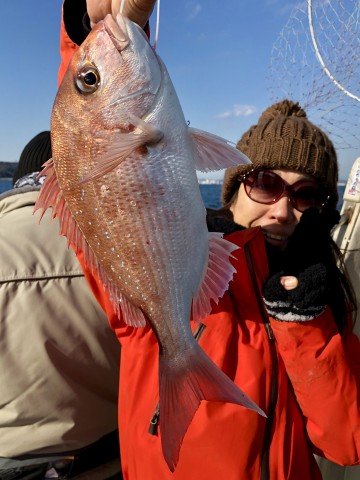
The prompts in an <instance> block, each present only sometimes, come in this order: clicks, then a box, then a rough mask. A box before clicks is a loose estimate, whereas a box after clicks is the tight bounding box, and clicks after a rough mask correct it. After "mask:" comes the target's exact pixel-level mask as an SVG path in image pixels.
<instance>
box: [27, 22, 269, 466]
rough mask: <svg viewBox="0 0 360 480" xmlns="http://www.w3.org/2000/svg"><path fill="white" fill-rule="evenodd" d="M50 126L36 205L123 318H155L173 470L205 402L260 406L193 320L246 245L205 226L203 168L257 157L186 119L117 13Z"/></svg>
mask: <svg viewBox="0 0 360 480" xmlns="http://www.w3.org/2000/svg"><path fill="white" fill-rule="evenodd" d="M51 131H52V152H53V158H52V159H51V160H50V161H48V162H47V164H46V167H45V169H44V170H43V172H41V175H44V174H45V175H46V180H45V182H44V185H43V188H42V189H41V191H40V194H39V197H38V200H37V203H36V207H35V209H39V208H41V209H43V211H45V210H46V209H47V208H49V207H51V208H52V209H53V217H55V216H56V217H57V218H58V220H59V224H60V233H61V234H62V235H65V236H66V237H67V239H68V243H69V244H71V245H72V246H73V247H74V249H75V251H76V252H78V253H82V254H83V256H84V262H85V266H86V268H87V269H88V270H89V271H92V272H94V275H96V276H97V277H98V278H100V280H101V282H102V284H103V286H104V289H105V290H106V293H107V295H108V297H109V298H110V299H111V301H112V304H113V307H114V310H115V311H116V312H117V314H118V315H119V317H121V318H122V319H123V320H124V321H125V322H126V323H127V324H128V325H130V326H134V327H142V326H144V325H145V324H146V322H148V323H149V325H150V326H151V328H152V330H153V332H154V334H155V336H156V338H157V340H158V343H159V346H160V348H159V397H160V401H159V404H160V434H161V443H162V449H163V454H164V458H165V460H166V462H167V464H168V466H169V468H170V470H171V471H173V470H174V469H175V466H176V464H177V462H178V457H179V451H180V446H181V443H182V440H183V437H184V435H185V433H186V431H187V428H188V426H189V424H190V422H191V420H192V418H193V416H194V415H195V412H196V410H197V408H198V407H199V405H200V402H201V400H211V401H220V402H231V403H235V404H238V405H242V406H245V407H247V408H249V409H252V410H254V411H256V412H258V413H260V414H261V415H264V412H263V411H262V410H261V409H260V408H259V407H258V406H257V405H256V404H255V403H254V402H253V401H252V400H251V399H250V398H248V397H247V396H246V395H245V394H244V393H243V392H242V391H241V390H240V389H239V388H238V387H237V386H236V385H235V384H234V383H233V382H232V380H230V378H229V377H228V376H227V375H225V373H224V372H222V371H221V370H220V369H219V368H218V367H217V366H216V365H215V364H214V363H213V362H212V361H211V359H210V358H209V357H208V356H207V355H206V354H205V352H204V351H203V350H202V349H201V348H200V346H199V345H198V343H197V342H196V341H195V339H194V338H193V335H192V332H191V328H190V315H192V318H193V319H195V320H200V319H201V318H203V317H205V316H206V315H208V314H209V313H210V310H211V300H212V301H215V302H217V301H218V298H220V297H221V296H222V295H223V294H224V292H225V290H226V289H227V288H228V284H229V282H230V280H231V278H232V276H233V273H234V267H233V266H232V263H231V260H230V258H231V254H232V252H233V251H234V250H235V249H236V248H238V247H236V246H235V245H233V244H232V243H230V242H228V241H227V240H225V239H223V238H222V235H221V234H218V233H209V232H208V231H207V226H206V210H205V207H204V204H203V202H202V198H201V194H200V190H199V185H198V179H197V176H196V169H197V170H202V171H209V170H216V169H222V168H226V167H228V166H231V165H239V164H240V163H248V162H249V160H248V159H247V158H246V157H245V156H244V155H243V154H242V153H241V152H239V151H238V150H237V149H236V148H235V147H233V146H230V145H229V143H228V142H227V141H226V140H224V139H222V138H220V137H217V136H216V135H212V134H208V133H206V132H202V131H200V130H195V129H192V128H189V126H188V125H187V122H186V121H185V118H184V115H183V112H182V109H181V106H180V104H179V101H178V98H177V95H176V92H175V90H174V87H173V85H172V82H171V80H170V77H169V75H168V72H167V70H166V67H165V65H164V64H163V62H162V61H161V59H160V58H159V57H158V55H157V54H156V53H155V51H154V49H153V48H152V47H151V46H150V44H149V42H148V39H147V37H146V35H145V34H144V32H143V30H142V29H141V28H140V27H139V26H138V25H136V24H134V23H133V22H131V21H130V20H129V19H128V18H126V17H124V16H123V15H121V14H118V15H117V17H116V21H115V20H114V18H113V17H112V16H111V15H107V16H106V17H105V19H104V20H103V21H99V22H98V24H97V25H96V26H95V27H94V28H93V30H92V31H91V32H90V34H89V36H88V37H87V39H86V40H85V42H84V43H83V44H82V45H81V47H80V48H79V50H78V51H77V52H76V53H75V54H74V56H73V58H72V60H71V62H70V64H69V67H68V70H67V72H66V74H65V76H64V79H63V81H62V83H61V86H60V88H59V91H58V93H57V96H56V99H55V103H54V106H53V110H52V117H51ZM151 413H152V412H149V416H150V415H151Z"/></svg>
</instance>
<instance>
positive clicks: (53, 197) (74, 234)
mask: <svg viewBox="0 0 360 480" xmlns="http://www.w3.org/2000/svg"><path fill="white" fill-rule="evenodd" d="M44 167H45V168H44V169H43V170H42V171H41V172H40V174H39V176H43V175H45V176H46V180H45V182H44V184H43V186H42V187H41V190H40V193H39V196H38V198H37V200H36V204H35V208H34V213H35V212H36V211H37V210H39V209H42V212H41V215H40V220H39V222H40V221H41V219H42V217H43V215H44V213H45V211H46V210H47V209H48V208H52V216H51V218H52V219H54V218H55V217H57V219H58V221H59V226H60V227H59V234H60V235H64V236H65V237H66V238H67V242H68V247H69V246H70V245H72V246H73V248H74V250H75V253H76V254H77V253H78V252H79V251H81V252H82V253H83V258H84V263H85V265H86V266H88V267H89V268H90V269H91V272H93V273H95V274H96V275H97V276H98V277H99V279H100V281H101V283H102V285H103V287H104V289H105V290H106V292H107V293H108V295H109V297H110V300H111V302H112V304H113V307H114V310H115V312H116V314H117V315H118V317H119V318H122V319H123V320H124V322H125V323H126V324H127V325H130V326H133V327H144V326H145V325H146V320H145V316H144V314H143V313H142V311H141V310H140V309H139V308H137V307H135V306H134V305H132V303H131V302H130V301H129V300H127V298H126V297H125V296H124V295H123V294H122V293H121V292H120V290H119V289H117V288H116V287H113V286H112V285H113V284H112V282H111V281H109V278H108V276H107V275H106V273H105V271H104V269H103V268H102V267H101V265H100V264H99V262H98V261H97V259H96V257H95V255H94V253H93V251H92V250H91V248H90V246H89V244H88V242H87V241H86V238H85V237H84V235H83V234H82V232H81V230H80V228H79V226H78V224H77V223H76V221H75V220H74V218H73V216H72V215H71V212H70V210H69V208H68V207H67V205H66V202H65V199H64V197H63V194H62V192H61V190H60V187H59V183H58V181H57V177H56V172H55V167H54V162H53V160H52V159H50V160H48V161H47V162H46V163H45V164H44Z"/></svg>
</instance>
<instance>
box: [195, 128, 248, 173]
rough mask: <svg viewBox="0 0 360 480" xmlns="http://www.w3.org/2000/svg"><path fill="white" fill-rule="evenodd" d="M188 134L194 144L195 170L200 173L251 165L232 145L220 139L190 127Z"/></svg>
mask: <svg viewBox="0 0 360 480" xmlns="http://www.w3.org/2000/svg"><path fill="white" fill-rule="evenodd" d="M189 134H190V137H191V139H192V140H193V143H194V162H195V168H196V170H199V171H200V172H209V171H211V170H221V169H223V168H228V167H236V166H238V165H246V164H248V163H251V161H250V160H249V159H248V157H247V156H246V155H245V154H244V153H242V152H241V151H240V150H238V149H237V148H236V147H235V144H234V143H232V142H229V141H228V140H225V139H224V138H222V137H218V136H217V135H213V134H212V133H209V132H204V131H203V130H198V129H196V128H191V127H189Z"/></svg>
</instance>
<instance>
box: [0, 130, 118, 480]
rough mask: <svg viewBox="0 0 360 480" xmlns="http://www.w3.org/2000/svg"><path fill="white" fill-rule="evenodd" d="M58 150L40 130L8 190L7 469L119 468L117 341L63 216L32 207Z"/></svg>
mask: <svg viewBox="0 0 360 480" xmlns="http://www.w3.org/2000/svg"><path fill="white" fill-rule="evenodd" d="M50 156H51V143H50V132H48V131H46V132H41V133H40V134H38V135H36V136H35V137H34V138H33V139H32V140H31V141H30V142H29V143H28V144H27V145H26V147H25V148H24V150H23V152H22V154H21V157H20V161H19V164H18V170H17V172H16V173H15V175H14V180H15V185H14V187H15V188H14V189H12V190H10V191H7V192H5V193H3V194H1V195H0V385H1V388H0V431H1V433H0V479H3V478H6V479H7V480H10V479H15V478H16V479H20V478H21V479H30V478H31V479H41V478H50V477H51V478H62V476H64V475H67V476H66V478H80V476H81V474H82V473H83V472H84V471H86V472H87V474H88V476H87V477H86V478H88V479H92V478H94V479H95V478H100V479H106V478H121V473H119V470H120V460H119V443H118V430H117V393H118V375H119V359H120V347H119V343H118V341H117V339H116V336H115V334H114V332H113V331H112V330H111V329H110V327H109V325H108V321H107V319H106V317H105V315H104V314H103V312H102V310H101V309H100V307H99V306H98V304H97V302H96V300H95V298H94V297H93V295H92V292H91V290H90V288H89V286H88V284H87V282H86V281H85V279H84V277H83V273H82V270H81V268H80V266H79V265H78V261H77V259H76V257H75V255H74V252H73V251H72V249H68V248H67V244H66V239H65V238H64V237H60V235H59V232H58V222H57V220H54V221H52V222H42V223H41V224H40V225H38V222H39V216H38V215H33V214H32V213H33V207H34V204H35V200H36V197H37V195H38V190H39V189H40V185H39V183H41V179H40V182H39V181H38V180H37V178H36V177H37V173H38V172H39V171H40V169H41V165H42V164H43V163H44V162H45V161H46V160H47V159H48V158H49V157H50ZM89 471H93V472H96V474H94V475H93V476H92V474H91V473H89ZM113 475H115V476H114V477H113Z"/></svg>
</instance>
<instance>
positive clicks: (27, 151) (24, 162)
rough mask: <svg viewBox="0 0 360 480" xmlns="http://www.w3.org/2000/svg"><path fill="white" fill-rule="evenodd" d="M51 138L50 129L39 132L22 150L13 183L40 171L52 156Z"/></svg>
mask: <svg viewBox="0 0 360 480" xmlns="http://www.w3.org/2000/svg"><path fill="white" fill-rule="evenodd" d="M51 156H52V153H51V138H50V132H49V131H48V130H46V131H44V132H41V133H38V134H37V135H35V137H34V138H32V139H31V140H30V142H29V143H27V144H26V145H25V147H24V149H23V151H22V152H21V155H20V159H19V163H18V167H17V170H16V171H15V173H14V176H13V183H15V182H16V181H17V180H19V178H21V177H24V176H25V175H28V174H29V173H34V172H40V170H41V167H42V165H44V163H45V162H46V161H47V160H49V158H51Z"/></svg>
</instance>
